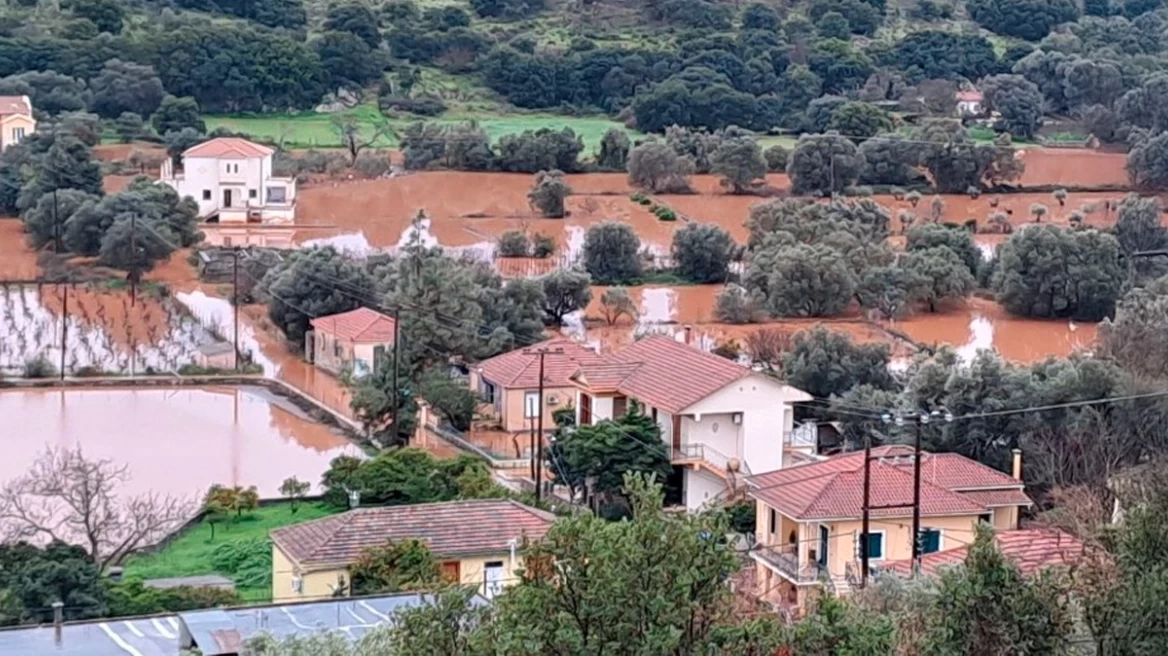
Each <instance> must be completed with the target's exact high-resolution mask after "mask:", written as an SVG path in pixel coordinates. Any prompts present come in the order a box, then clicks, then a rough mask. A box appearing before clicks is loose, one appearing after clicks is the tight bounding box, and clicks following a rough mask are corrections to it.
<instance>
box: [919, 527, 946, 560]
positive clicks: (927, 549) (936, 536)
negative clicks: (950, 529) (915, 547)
mask: <svg viewBox="0 0 1168 656" xmlns="http://www.w3.org/2000/svg"><path fill="white" fill-rule="evenodd" d="M919 540H920V545H921V553H922V554H931V553H934V552H937V551H940V550H941V531H938V530H937V529H934V528H926V529H922V530H921V536H920V538H919Z"/></svg>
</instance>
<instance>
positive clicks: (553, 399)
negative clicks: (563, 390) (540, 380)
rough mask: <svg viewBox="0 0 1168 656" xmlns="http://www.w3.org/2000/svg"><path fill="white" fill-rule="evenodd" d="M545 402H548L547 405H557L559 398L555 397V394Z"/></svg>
mask: <svg viewBox="0 0 1168 656" xmlns="http://www.w3.org/2000/svg"><path fill="white" fill-rule="evenodd" d="M547 402H548V405H559V404H560V397H558V396H556V395H555V394H552V395H550V396H548V397H547Z"/></svg>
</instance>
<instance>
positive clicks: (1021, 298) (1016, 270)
mask: <svg viewBox="0 0 1168 656" xmlns="http://www.w3.org/2000/svg"><path fill="white" fill-rule="evenodd" d="M997 255H998V267H997V270H996V272H995V274H994V277H993V282H992V284H993V288H994V291H996V292H997V294H998V301H999V302H1001V303H1002V305H1003V306H1004V307H1005V308H1006V309H1007V310H1009V311H1010V312H1012V313H1014V314H1018V315H1021V316H1028V317H1068V318H1072V319H1081V320H1086V321H1098V320H1099V319H1102V318H1103V317H1107V316H1110V315H1111V314H1112V313H1113V312H1114V311H1115V302H1116V300H1117V299H1118V298H1119V294H1120V290H1121V288H1122V285H1123V280H1124V271H1123V268H1122V267H1121V266H1120V262H1119V243H1118V242H1117V241H1116V240H1115V237H1112V236H1111V235H1107V234H1103V233H1100V232H1096V231H1095V230H1066V229H1063V228H1059V227H1056V226H1051V225H1036V226H1031V227H1027V228H1026V229H1025V230H1021V231H1019V232H1015V233H1014V234H1012V235H1011V236H1010V238H1009V239H1008V240H1007V241H1006V243H1004V244H1002V246H1001V247H999V248H998V253H997Z"/></svg>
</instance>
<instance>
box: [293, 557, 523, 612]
mask: <svg viewBox="0 0 1168 656" xmlns="http://www.w3.org/2000/svg"><path fill="white" fill-rule="evenodd" d="M437 559H438V561H439V562H446V561H449V560H452V559H449V558H442V557H440V556H439V557H437ZM494 561H502V563H503V571H504V580H503V584H504V585H506V586H510V585H514V584H515V583H516V582H517V581H518V579H519V570H520V569H521V567H522V559H519V558H517V559H516V561H515V563H514V565H512V563H511V553H510V552H502V553H499V554H495V555H490V556H475V557H468V558H462V559H459V561H458V562H459V578H460V579H461V581H460V582H461V583H462V584H463V585H473V586H475V588H476V589H477V590H478V591H479V592H480V593H482V592H483V591H484V585H483V584H484V581H485V575H484V573H483V570H484V569H486V565H487V563H489V562H494ZM298 569H299V568H298V567H297V566H296V565H295V564H294V563H293V562H292V560H291V559H289V558H288V557H287V556H286V555H285V554H284V552H283V551H281V550H280V548H279V547H277V546H275V545H272V601H273V602H285V601H307V600H311V599H324V598H327V597H331V596H332V594H333V587H334V586H336V584H337V577H338V576H343V577H344V579H345V581H346V583H347V582H348V581H349V571H348V568H344V567H338V568H332V569H320V570H312V571H309V572H304V573H303V574H302V575H301V580H302V588H301V592H294V591H293V590H292V577H293V576H294V575H295V574H296V572H297V571H298Z"/></svg>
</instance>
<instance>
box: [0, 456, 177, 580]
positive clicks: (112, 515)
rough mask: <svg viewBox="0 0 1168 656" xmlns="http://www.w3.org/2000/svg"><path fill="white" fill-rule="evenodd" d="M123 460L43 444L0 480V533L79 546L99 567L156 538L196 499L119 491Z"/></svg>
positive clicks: (124, 470) (126, 474) (7, 537)
mask: <svg viewBox="0 0 1168 656" xmlns="http://www.w3.org/2000/svg"><path fill="white" fill-rule="evenodd" d="M129 477H130V476H129V470H128V468H127V466H125V465H116V464H114V463H113V462H112V461H110V460H89V459H87V458H85V456H84V455H83V454H82V452H81V450H80V449H48V450H46V451H45V452H44V453H43V454H42V455H41V456H40V457H39V458H37V460H36V461H35V462H34V463H33V464H32V467H30V468H29V471H28V473H26V474H25V475H24V476H21V477H19V478H16V479H14V480H12V481H11V482H10V483H8V484H7V485H6V486H4V487H3V488H0V537H3V539H5V540H28V541H33V542H36V541H49V540H59V541H62V542H68V543H72V544H78V545H80V546H82V547H83V548H84V549H85V550H86V551H87V552H88V553H89V555H90V557H91V558H93V560H94V562H95V563H97V564H98V566H100V567H101V568H102V569H104V568H106V567H108V566H110V565H117V564H118V563H120V562H121V561H122V559H124V558H125V557H126V555H128V554H129V553H131V552H133V551H134V550H135V549H138V548H140V547H144V546H148V545H150V544H153V543H154V542H157V541H158V540H161V539H162V538H163V537H165V536H166V535H167V534H168V533H170V532H171V531H173V530H175V529H177V528H178V527H179V526H181V525H182V523H183V522H185V521H186V520H188V519H189V518H190V517H191V516H193V515H194V513H195V511H196V510H197V508H198V505H197V503H196V502H195V501H193V500H183V499H179V498H176V497H173V496H169V495H160V494H154V493H151V494H143V495H139V496H136V497H129V498H123V497H121V496H120V495H119V494H118V490H119V488H120V487H121V485H122V484H123V483H125V482H126V481H127V480H129Z"/></svg>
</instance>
